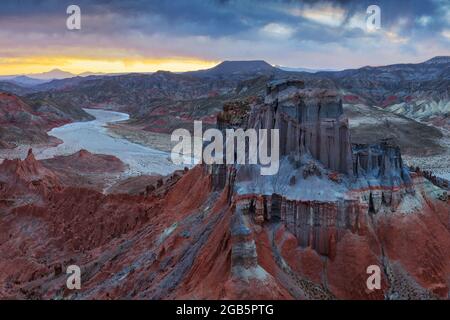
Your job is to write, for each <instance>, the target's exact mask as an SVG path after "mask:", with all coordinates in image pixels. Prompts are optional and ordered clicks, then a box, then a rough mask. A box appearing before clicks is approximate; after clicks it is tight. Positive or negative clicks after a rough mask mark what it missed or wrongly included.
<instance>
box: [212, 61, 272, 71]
mask: <svg viewBox="0 0 450 320" xmlns="http://www.w3.org/2000/svg"><path fill="white" fill-rule="evenodd" d="M213 69H216V70H220V71H225V72H236V71H241V72H242V71H244V72H245V71H269V70H270V71H271V70H273V69H274V67H273V66H271V65H270V64H269V63H267V62H266V61H264V60H238V61H233V60H225V61H223V62H221V63H219V64H218V65H217V66H215V67H213V68H212V69H211V70H213Z"/></svg>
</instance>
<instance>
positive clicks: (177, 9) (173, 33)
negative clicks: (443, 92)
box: [0, 0, 450, 74]
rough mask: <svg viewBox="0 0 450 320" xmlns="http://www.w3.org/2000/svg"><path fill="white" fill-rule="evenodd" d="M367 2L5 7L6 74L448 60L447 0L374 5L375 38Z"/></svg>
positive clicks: (1, 48)
mask: <svg viewBox="0 0 450 320" xmlns="http://www.w3.org/2000/svg"><path fill="white" fill-rule="evenodd" d="M70 4H77V5H79V6H80V8H81V13H82V29H81V30H79V31H69V30H67V29H66V19H67V14H66V8H67V7H68V6H69V5H70ZM371 4H373V1H365V0H354V1H351V0H347V1H332V2H331V1H275V0H268V1H261V0H258V1H257V0H222V1H219V0H210V1H208V0H189V1H187V0H172V1H139V0H133V1H126V2H124V1H114V0H110V1H86V0H79V1H73V0H72V1H56V0H55V1H50V0H47V1H45V0H41V1H8V0H7V1H2V3H1V10H0V72H1V73H3V74H5V73H9V72H13V71H14V70H16V71H18V70H22V69H23V73H25V72H29V70H33V71H38V70H39V68H42V69H48V67H66V68H69V69H70V68H71V69H72V71H80V72H82V71H85V70H88V69H89V70H91V71H96V72H98V71H106V72H112V71H117V72H124V71H153V70H155V69H159V68H166V69H172V70H186V69H195V68H199V67H207V66H210V65H212V64H214V63H215V62H217V61H221V60H250V59H264V60H266V61H268V62H270V63H272V64H278V65H285V66H292V67H309V68H333V69H342V68H350V67H359V66H363V65H382V64H389V63H397V62H419V61H423V60H426V59H428V58H430V57H432V56H435V55H450V3H449V2H448V1H447V0H403V1H387V0H381V1H377V5H378V6H379V7H380V8H381V29H379V30H376V31H374V32H370V31H369V30H367V28H366V21H365V20H366V17H367V14H366V9H367V7H368V6H369V5H371ZM83 69H84V70H83ZM141 69H143V70H141Z"/></svg>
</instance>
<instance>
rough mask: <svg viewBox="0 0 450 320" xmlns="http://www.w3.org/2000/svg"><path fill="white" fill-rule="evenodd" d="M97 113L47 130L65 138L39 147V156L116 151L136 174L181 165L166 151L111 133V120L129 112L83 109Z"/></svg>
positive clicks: (124, 117)
mask: <svg viewBox="0 0 450 320" xmlns="http://www.w3.org/2000/svg"><path fill="white" fill-rule="evenodd" d="M84 110H85V111H86V112H87V113H89V114H91V115H92V116H94V117H95V120H92V121H87V122H74V123H70V124H67V125H64V126H61V127H57V128H54V129H52V130H51V131H49V132H48V134H49V135H51V136H54V137H56V138H58V139H60V140H62V141H63V143H61V144H59V145H58V146H56V147H50V148H46V149H41V150H36V151H37V154H36V156H37V158H38V159H48V158H52V157H55V156H60V155H70V154H73V153H75V152H77V151H79V150H81V149H85V150H88V151H89V152H91V153H98V154H107V155H113V156H116V157H117V158H119V159H120V160H122V162H124V163H125V164H126V165H128V172H127V174H129V175H132V176H136V175H141V174H161V175H166V174H170V173H171V172H173V171H175V170H177V169H182V168H183V167H182V166H177V165H174V164H173V163H172V161H171V160H170V154H169V153H167V152H163V151H159V150H155V149H152V148H149V147H146V146H142V145H139V144H136V143H133V142H130V141H129V140H126V139H124V138H121V137H117V136H115V135H113V134H112V133H110V132H109V131H108V129H107V127H106V126H107V124H108V123H113V122H119V121H124V120H128V119H129V115H128V114H126V113H120V112H115V111H106V110H96V109H84Z"/></svg>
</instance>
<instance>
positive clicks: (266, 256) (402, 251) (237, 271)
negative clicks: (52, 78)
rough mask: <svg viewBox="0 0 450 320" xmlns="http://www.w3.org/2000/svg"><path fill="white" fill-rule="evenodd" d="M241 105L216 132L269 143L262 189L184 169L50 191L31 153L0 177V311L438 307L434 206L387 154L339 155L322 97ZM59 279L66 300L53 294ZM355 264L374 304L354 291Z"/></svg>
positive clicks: (286, 93)
mask: <svg viewBox="0 0 450 320" xmlns="http://www.w3.org/2000/svg"><path fill="white" fill-rule="evenodd" d="M241 106H242V105H239V104H235V105H228V106H227V107H226V108H225V109H224V111H223V113H221V114H220V116H219V117H218V123H219V127H220V128H222V129H226V128H227V127H237V126H242V127H243V128H248V127H250V128H278V129H280V130H281V135H280V137H281V139H282V143H281V144H280V145H283V146H284V147H283V150H282V152H281V153H282V158H281V163H280V170H279V172H278V174H276V175H275V176H260V175H259V170H258V168H259V165H258V164H257V165H229V166H226V165H212V166H205V165H198V166H196V167H195V168H193V169H191V170H185V171H180V172H176V173H174V174H173V175H171V176H169V177H165V178H163V179H159V178H158V179H157V180H156V182H155V181H154V180H151V179H148V180H146V179H141V180H145V181H147V182H148V183H149V184H148V185H146V184H147V182H145V181H141V180H140V181H127V182H124V183H122V184H120V185H119V186H118V188H117V189H116V190H115V192H114V193H112V194H104V193H101V192H97V191H95V190H92V189H91V188H87V187H73V186H68V185H66V184H65V182H64V181H62V180H61V179H59V178H58V174H56V173H55V172H54V168H53V169H52V168H50V169H49V168H47V167H45V166H44V164H43V163H41V162H39V161H36V160H35V159H34V157H33V155H32V153H30V154H29V156H28V158H27V159H26V160H24V161H20V160H14V161H12V160H9V161H5V162H4V163H3V164H1V165H0V181H1V182H0V297H1V298H34V299H37V298H41V299H118V298H126V299H174V298H184V299H215V298H219V299H244V298H248V299H270V298H272V299H407V298H420V299H438V298H440V299H447V298H448V294H449V283H448V280H449V275H450V260H449V256H448V252H450V225H449V221H450V219H449V218H450V216H449V214H450V213H449V202H448V200H447V199H446V197H445V194H444V191H443V190H442V189H439V188H437V187H435V186H434V185H433V184H432V183H431V182H429V180H427V179H426V178H424V177H423V176H422V175H420V174H417V173H413V172H409V171H408V170H407V169H406V167H405V166H404V165H403V163H402V157H401V154H400V150H399V149H398V148H397V147H395V146H393V145H391V144H390V143H389V142H387V141H384V142H380V143H377V144H372V145H353V146H352V145H351V143H350V134H351V133H350V131H349V125H348V120H347V118H346V117H345V115H344V114H343V113H342V110H343V108H342V103H341V100H340V98H339V95H337V94H336V92H335V91H332V90H323V89H315V90H313V89H308V88H304V87H303V84H302V83H299V82H297V83H292V82H291V83H290V84H288V85H286V84H283V83H276V84H273V85H271V86H270V87H269V89H268V95H267V97H266V98H265V100H264V101H260V100H255V101H251V102H249V104H248V108H246V110H247V112H242V110H241V109H242V108H241ZM81 158H83V157H81ZM85 159H88V162H89V159H95V156H92V155H89V156H88V157H86V158H85ZM70 161H71V162H73V163H74V166H76V167H80V168H85V169H86V168H91V169H93V170H96V167H95V165H94V164H92V165H87V164H86V163H84V164H82V165H81V164H77V162H79V161H81V160H80V155H78V156H74V157H73V158H71V160H70ZM93 161H94V160H93ZM86 170H87V169H86ZM89 170H90V169H89ZM133 183H134V186H135V187H132V188H131V187H130V185H133ZM144 186H145V188H144ZM135 188H138V189H139V188H142V191H141V192H137V190H136V189H135ZM111 190H112V189H111ZM120 190H122V191H120ZM131 190H133V192H132V193H134V195H130V194H126V193H124V192H130V191H131ZM18 191H19V192H18ZM412 253H414V254H412ZM73 264H76V265H79V266H80V267H81V271H82V288H81V290H75V291H72V290H68V289H67V288H66V286H65V283H66V279H67V275H66V274H65V270H66V268H67V266H68V265H73ZM369 265H378V266H380V268H381V272H382V274H381V276H382V280H381V284H382V287H381V289H380V290H373V291H370V290H368V289H367V287H366V280H367V278H368V276H369V275H368V274H367V273H366V269H367V267H368V266H369Z"/></svg>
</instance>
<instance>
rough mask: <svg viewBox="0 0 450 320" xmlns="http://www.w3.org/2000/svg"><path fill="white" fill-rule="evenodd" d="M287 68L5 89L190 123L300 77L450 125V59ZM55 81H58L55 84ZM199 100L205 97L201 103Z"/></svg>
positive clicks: (255, 64)
mask: <svg viewBox="0 0 450 320" xmlns="http://www.w3.org/2000/svg"><path fill="white" fill-rule="evenodd" d="M285 69H286V68H284V67H275V66H272V65H270V64H269V63H267V62H265V61H263V60H253V61H224V62H222V63H220V64H218V65H217V66H215V67H213V68H210V69H206V70H198V71H191V72H184V73H173V72H168V71H158V72H155V73H131V74H95V73H92V72H87V73H83V74H81V75H78V76H75V75H73V74H71V73H69V72H65V71H62V70H58V69H55V70H52V71H49V72H46V73H42V74H33V75H23V76H11V77H12V78H9V80H6V81H5V80H4V79H3V80H4V81H1V80H2V77H0V91H6V92H11V93H14V94H17V95H19V96H24V95H33V94H34V95H38V96H39V97H41V98H48V97H51V98H52V99H53V98H56V99H57V100H58V99H59V100H58V101H65V102H66V103H70V105H82V106H92V105H95V106H106V105H107V106H108V108H112V109H117V110H125V111H128V112H130V113H132V115H135V116H136V117H140V115H142V114H148V111H149V110H151V109H152V108H154V107H155V108H156V107H158V108H159V107H160V106H163V105H167V108H169V106H170V105H172V104H178V101H184V103H185V106H183V107H180V108H183V110H184V109H186V112H189V113H191V114H192V115H189V116H188V118H189V117H191V116H194V117H195V116H196V114H195V113H199V115H200V116H203V115H204V116H207V115H208V114H209V113H210V112H213V110H216V108H217V105H218V101H217V100H218V99H219V100H220V99H221V100H226V99H231V98H233V97H234V96H235V95H238V96H242V95H245V96H250V95H258V94H261V93H263V92H264V90H265V84H266V83H267V81H269V80H277V79H286V78H292V79H299V80H303V81H305V83H306V85H307V86H309V87H322V88H332V89H337V90H339V91H340V92H341V94H342V96H343V99H344V100H345V102H346V103H353V104H357V103H360V104H364V105H370V106H378V107H382V108H387V109H388V110H390V111H392V112H395V113H398V114H400V115H404V116H407V117H410V118H413V119H415V120H420V121H425V122H431V123H433V124H437V125H438V126H440V127H448V128H450V124H449V121H448V118H449V114H450V110H449V108H450V57H448V56H440V57H434V58H432V59H430V60H428V61H425V62H423V63H416V64H412V63H406V64H394V65H388V66H379V67H371V66H366V67H363V68H359V69H348V70H342V71H317V72H313V71H316V70H310V69H308V71H298V70H301V69H295V70H294V69H291V68H288V69H287V70H285ZM55 77H56V78H55ZM3 78H4V77H3ZM51 78H53V80H49V79H51ZM258 79H259V80H258ZM198 99H203V100H202V101H201V102H198V101H197V100H198ZM194 102H195V103H200V104H202V105H203V107H204V109H202V108H203V107H202V108H198V107H196V106H195V105H193V104H194ZM191 103H192V105H191ZM177 108H178V107H177ZM189 108H191V109H192V110H188V109H189ZM214 112H215V111H214ZM177 119H178V118H177ZM169 122H170V121H169Z"/></svg>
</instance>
